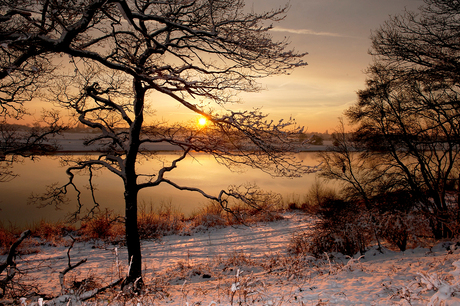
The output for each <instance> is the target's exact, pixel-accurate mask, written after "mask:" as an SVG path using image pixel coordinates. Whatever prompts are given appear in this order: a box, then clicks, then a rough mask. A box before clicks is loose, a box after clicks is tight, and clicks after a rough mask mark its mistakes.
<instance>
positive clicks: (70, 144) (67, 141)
mask: <svg viewBox="0 0 460 306" xmlns="http://www.w3.org/2000/svg"><path fill="white" fill-rule="evenodd" d="M91 136H92V134H91V133H85V132H64V133H62V134H61V135H56V136H55V137H54V138H52V141H55V142H56V144H57V145H58V151H57V153H86V152H98V151H99V150H100V148H99V146H97V145H94V144H92V145H89V146H85V145H84V142H85V140H86V139H88V138H89V137H91ZM49 143H50V144H51V143H52V142H51V141H50V142H49ZM331 145H332V141H331V140H325V141H324V143H323V145H305V146H304V147H303V148H302V149H301V152H319V151H325V150H326V149H327V147H328V146H331ZM142 149H143V150H147V151H177V150H180V148H179V147H177V146H174V145H172V144H169V143H149V144H144V145H142Z"/></svg>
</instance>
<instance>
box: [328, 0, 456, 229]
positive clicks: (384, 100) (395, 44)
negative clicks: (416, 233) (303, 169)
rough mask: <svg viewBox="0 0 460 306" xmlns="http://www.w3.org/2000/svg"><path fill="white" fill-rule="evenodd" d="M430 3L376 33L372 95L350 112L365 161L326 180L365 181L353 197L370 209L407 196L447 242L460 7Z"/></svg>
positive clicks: (364, 93) (451, 219) (452, 224)
mask: <svg viewBox="0 0 460 306" xmlns="http://www.w3.org/2000/svg"><path fill="white" fill-rule="evenodd" d="M425 3H426V5H425V6H424V7H422V8H421V10H420V13H419V14H415V13H410V12H406V13H405V14H404V15H402V16H396V17H393V18H392V19H390V20H389V21H387V22H386V23H385V24H384V25H383V26H382V27H381V28H380V29H379V30H377V31H376V32H374V33H373V35H372V49H371V51H370V52H371V54H372V55H374V63H373V64H372V65H371V66H370V67H369V69H368V80H367V83H366V89H365V90H361V91H359V92H358V102H357V103H356V104H355V105H353V106H352V107H350V108H349V109H348V110H347V111H346V116H347V117H348V118H349V119H350V120H351V122H352V123H353V124H355V125H357V126H356V128H355V129H354V131H353V136H352V139H353V143H355V144H357V150H358V151H361V153H359V155H358V154H356V156H359V158H358V159H359V160H360V161H359V162H358V163H348V164H346V163H345V164H344V166H343V168H342V170H344V171H343V173H342V174H340V170H339V169H340V164H339V163H336V164H335V168H334V167H333V168H329V170H328V172H329V174H328V175H327V176H329V177H332V174H333V173H336V174H339V175H340V177H342V179H343V178H344V177H345V176H344V175H348V174H350V175H351V171H354V172H356V173H360V176H358V177H359V178H360V184H359V185H358V186H359V188H356V186H354V189H355V190H361V191H359V192H358V193H361V194H363V195H365V197H367V199H368V201H370V200H371V199H374V198H375V197H377V198H378V196H379V195H381V194H384V193H385V192H389V193H391V192H403V191H407V192H409V193H410V195H411V197H412V203H408V205H409V204H416V205H417V207H418V208H419V209H420V210H421V211H423V212H424V213H425V215H426V216H428V217H429V218H430V220H431V228H432V231H433V234H434V236H435V237H436V238H441V237H446V236H449V235H451V234H452V233H453V232H455V231H457V230H456V228H457V226H458V220H456V216H457V214H456V213H455V210H456V209H457V207H455V206H452V204H449V201H451V200H449V197H448V194H447V192H448V191H449V190H452V186H453V182H455V181H456V180H457V179H458V166H459V164H458V162H459V153H460V137H459V136H460V133H459V132H460V121H459V120H460V116H459V115H460V106H459V98H460V97H459V94H460V92H459V88H460V87H459V85H460V83H459V80H460V79H459V74H458V72H459V70H458V67H460V66H459V61H458V58H459V55H460V53H459V52H460V51H459V50H460V49H459V46H460V45H459V44H460V32H459V31H458V29H459V27H460V22H459V17H460V6H459V5H458V4H457V3H456V2H455V1H444V0H426V1H425ZM340 143H343V142H338V144H340ZM344 160H345V161H346V159H344ZM371 165H372V166H371ZM331 169H336V170H334V171H331ZM348 171H350V172H348ZM364 173H367V174H370V176H369V175H364ZM363 175H364V176H363ZM363 178H366V179H364V180H363ZM350 183H351V181H350ZM352 186H353V185H352ZM362 191H365V192H362Z"/></svg>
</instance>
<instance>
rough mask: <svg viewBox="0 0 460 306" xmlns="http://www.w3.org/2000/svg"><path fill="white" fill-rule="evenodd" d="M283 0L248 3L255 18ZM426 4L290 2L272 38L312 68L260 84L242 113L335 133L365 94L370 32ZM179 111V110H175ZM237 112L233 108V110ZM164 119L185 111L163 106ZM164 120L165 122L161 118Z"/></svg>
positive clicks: (399, 0)
mask: <svg viewBox="0 0 460 306" xmlns="http://www.w3.org/2000/svg"><path fill="white" fill-rule="evenodd" d="M284 3H285V1H284V0H283V1H280V0H246V6H247V8H248V9H252V10H254V11H256V12H260V11H264V10H269V9H270V8H278V7H280V6H282V5H284ZM422 4H423V1H422V0H383V1H382V0H291V1H290V10H289V12H288V15H287V17H286V18H285V20H283V21H282V22H280V23H277V24H274V26H275V28H274V30H273V36H274V37H275V38H278V39H283V38H284V37H285V36H287V37H288V38H289V40H290V41H291V46H292V47H293V48H295V49H296V50H298V51H301V52H304V51H307V52H308V53H309V54H308V55H307V56H306V57H305V60H306V61H307V62H308V66H306V67H303V68H298V69H297V70H294V71H293V72H292V74H291V75H289V76H277V77H272V78H268V79H264V80H262V82H261V83H262V86H263V87H264V88H265V90H264V91H261V92H258V93H251V94H242V95H240V97H241V99H242V101H243V102H244V103H243V104H241V105H238V106H237V107H240V108H241V109H242V110H243V109H247V110H251V109H253V108H262V111H263V112H264V113H268V114H270V116H271V117H273V118H274V119H281V118H289V117H290V116H292V117H294V118H295V119H296V121H297V122H298V123H299V124H300V125H302V126H305V127H306V128H307V130H308V131H309V132H325V131H326V130H328V131H329V133H331V132H332V131H333V130H334V129H335V128H336V126H337V125H338V117H342V116H343V112H344V110H345V109H347V108H348V107H349V106H350V105H352V104H353V103H354V102H355V101H356V92H357V91H358V90H359V89H364V83H365V79H366V75H365V74H364V71H365V69H366V67H367V66H368V65H369V64H370V63H371V61H372V57H371V56H370V55H369V54H368V50H369V47H370V35H371V31H372V30H375V29H377V28H378V27H379V26H380V25H381V24H383V23H384V22H385V21H386V20H388V19H389V17H390V15H395V14H401V13H403V12H404V9H405V8H407V9H408V10H411V11H416V10H417V8H418V7H419V6H421V5H422ZM175 105H177V104H175ZM234 108H235V107H233V109H234ZM158 115H159V116H161V117H162V118H171V117H174V118H178V117H181V116H184V117H186V116H187V115H190V112H189V111H188V110H186V109H185V108H184V107H177V106H171V105H169V104H165V105H164V109H163V107H162V108H160V109H158ZM160 119H161V118H160Z"/></svg>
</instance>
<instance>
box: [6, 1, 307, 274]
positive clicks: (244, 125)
mask: <svg viewBox="0 0 460 306" xmlns="http://www.w3.org/2000/svg"><path fill="white" fill-rule="evenodd" d="M2 3H3V7H2V8H3V11H6V12H7V13H6V14H5V16H13V17H14V18H10V19H8V20H7V21H5V22H6V23H7V24H8V27H9V29H10V32H8V33H5V34H4V37H3V40H4V41H5V40H7V41H8V42H7V45H8V48H12V47H13V46H14V48H16V49H17V50H20V49H24V50H31V51H30V52H32V50H33V52H32V53H33V56H32V57H33V58H38V59H42V58H43V59H46V60H47V61H48V62H49V63H50V64H54V63H55V61H56V57H55V56H54V55H55V54H66V56H67V57H66V58H67V59H68V60H69V63H68V65H67V66H68V67H70V68H68V69H61V67H60V66H57V65H56V66H53V68H54V69H55V71H54V74H55V76H56V75H58V70H59V71H61V72H60V74H61V75H60V76H59V77H58V78H56V77H54V78H53V81H54V86H52V88H51V90H50V92H51V95H49V96H48V97H49V99H50V100H53V101H55V102H58V103H59V104H60V105H61V106H63V107H66V108H68V109H70V110H72V111H73V112H74V113H75V114H76V116H78V120H79V121H80V122H81V123H83V124H84V125H86V126H88V127H91V128H93V129H98V130H99V131H100V132H101V134H100V135H98V136H96V137H93V138H92V139H89V140H88V141H87V143H88V144H95V143H98V144H100V145H101V151H102V152H103V153H101V154H100V155H99V156H98V157H97V158H90V159H85V160H80V161H77V162H76V164H75V166H73V167H70V168H69V169H68V170H67V173H68V174H69V177H70V181H69V182H68V183H67V184H66V185H64V186H62V187H60V188H53V189H50V192H49V193H48V194H47V195H45V196H43V197H41V198H39V199H38V200H42V201H45V202H51V203H58V202H59V201H60V200H61V199H62V197H63V195H65V194H66V193H67V192H68V189H69V188H74V189H76V190H77V191H78V188H77V186H76V185H75V184H74V182H73V178H74V172H75V171H78V170H81V169H88V170H89V173H90V183H91V178H92V173H93V172H92V171H93V170H94V169H96V168H98V167H104V168H107V169H108V170H110V171H111V172H112V173H113V174H115V175H117V176H119V177H120V178H121V179H122V181H123V183H124V198H125V206H126V212H125V226H126V243H127V248H128V257H129V260H130V270H129V275H128V278H127V283H139V282H141V276H142V275H141V263H142V261H141V250H140V241H139V234H138V229H137V202H138V200H137V197H138V193H139V191H140V190H142V189H144V188H148V187H154V186H157V185H159V184H169V185H171V186H173V187H175V188H177V189H179V190H189V191H196V192H199V193H201V194H203V195H204V196H205V197H207V198H210V199H212V200H215V201H217V202H219V203H220V204H221V205H222V206H223V207H224V208H225V209H229V207H228V198H229V197H233V198H237V199H240V200H243V201H245V202H247V203H249V204H252V205H256V204H257V199H258V198H260V194H259V192H258V191H257V190H254V189H253V188H252V187H248V188H239V187H232V188H230V189H229V190H227V191H222V192H220V194H219V195H216V196H212V195H209V194H207V193H206V192H204V191H202V190H199V189H197V188H193V187H188V186H181V185H179V184H177V183H175V182H173V181H171V180H170V179H168V178H167V174H168V173H169V172H171V171H173V170H174V169H175V168H176V167H177V165H178V163H179V162H180V161H182V160H183V159H184V158H185V157H186V156H187V155H189V154H190V153H192V152H194V151H197V152H205V153H210V154H213V155H214V156H215V158H216V159H217V160H218V161H219V162H220V163H223V164H225V165H227V166H240V165H249V166H251V167H255V168H259V169H261V170H262V171H265V172H268V173H271V174H272V175H282V176H297V175H300V174H302V173H305V172H308V171H309V169H307V168H306V167H304V166H303V165H302V164H301V163H300V162H299V161H296V160H295V159H294V158H293V157H292V155H289V154H286V153H287V152H291V151H293V150H294V149H295V146H294V140H295V139H298V135H296V134H297V133H298V132H302V130H301V129H299V128H298V127H296V126H295V122H294V121H292V120H291V121H287V122H283V121H279V122H278V123H274V122H273V121H269V120H267V117H266V115H264V114H262V113H261V112H260V111H258V110H252V111H232V110H229V109H228V105H231V104H232V103H234V102H237V101H238V100H237V99H236V96H235V92H238V91H246V92H255V91H258V90H259V89H260V88H259V86H258V85H257V83H256V80H257V79H259V78H261V77H267V76H272V75H277V74H283V73H287V72H288V71H290V70H291V69H293V68H295V67H301V66H304V65H305V63H304V62H303V61H302V59H301V58H302V57H303V56H304V55H305V53H296V52H293V51H291V50H287V49H286V48H287V42H285V41H281V42H277V41H274V40H273V39H272V37H271V36H270V35H269V30H270V29H271V26H270V25H266V22H273V21H279V20H281V19H282V18H284V15H285V12H286V10H287V7H284V8H280V9H277V10H272V11H269V12H265V13H262V14H256V13H253V12H247V11H245V9H244V3H243V1H242V0H206V1H205V0H166V1H153V0H129V1H125V0H109V1H107V0H80V1H78V0H75V1H70V2H68V1H59V0H58V1H48V0H40V1H34V2H33V4H31V3H30V1H20V2H14V3H11V2H9V1H2ZM8 12H10V13H8ZM15 12H19V13H15ZM24 12H27V13H24ZM5 19H6V17H5ZM24 33H26V34H24ZM24 35H25V36H24ZM5 37H6V38H5ZM23 55H24V56H28V55H29V53H27V52H24V54H23ZM18 58H19V57H18ZM18 58H17V59H18ZM17 59H16V60H17ZM66 64H67V63H66ZM18 70H20V69H19V68H18ZM152 92H155V93H156V94H155V95H154V94H151V93H152ZM158 94H162V95H163V96H165V97H169V98H170V99H172V100H174V101H176V102H177V103H178V104H179V105H182V106H183V107H185V108H186V109H188V110H190V111H191V112H192V113H195V114H197V115H201V116H204V117H205V118H207V119H208V120H209V121H210V123H211V125H209V126H207V127H206V128H197V127H195V126H187V125H186V124H183V123H181V124H178V125H175V124H163V123H158V122H155V123H151V124H147V122H146V118H147V116H148V114H149V112H150V110H151V107H155V105H157V104H159V103H164V102H162V101H164V100H160V99H162V98H160V97H161V95H158ZM212 103H214V105H213V104H212ZM226 105H227V106H226ZM158 143H169V144H171V145H174V146H176V148H177V149H180V150H182V154H181V155H179V156H178V157H177V158H175V159H174V160H172V161H171V162H170V164H165V165H164V166H162V167H160V168H159V169H152V172H151V173H148V174H142V173H138V172H137V165H138V163H139V159H140V158H141V156H144V157H146V158H148V156H149V153H148V152H147V151H146V150H145V148H146V147H145V146H147V145H149V144H158ZM80 207H81V206H80ZM75 216H77V215H75Z"/></svg>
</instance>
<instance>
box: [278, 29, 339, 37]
mask: <svg viewBox="0 0 460 306" xmlns="http://www.w3.org/2000/svg"><path fill="white" fill-rule="evenodd" d="M271 31H275V32H288V33H293V34H301V35H316V36H331V37H347V36H345V35H341V34H337V33H331V32H316V31H313V30H309V29H286V28H280V27H274V28H273V29H271Z"/></svg>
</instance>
